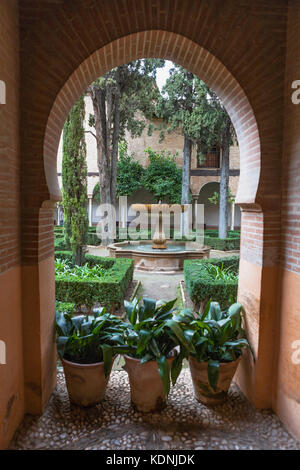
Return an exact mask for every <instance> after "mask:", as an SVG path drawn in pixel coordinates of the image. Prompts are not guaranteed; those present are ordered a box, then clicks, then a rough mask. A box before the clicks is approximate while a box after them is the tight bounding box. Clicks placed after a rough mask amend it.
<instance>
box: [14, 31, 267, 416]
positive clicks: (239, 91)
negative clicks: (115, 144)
mask: <svg viewBox="0 0 300 470" xmlns="http://www.w3.org/2000/svg"><path fill="white" fill-rule="evenodd" d="M143 57H145V58H149V57H156V58H164V59H169V60H172V61H174V62H176V63H178V64H180V65H182V66H183V67H185V68H187V69H188V70H190V71H191V72H193V73H194V74H195V75H197V76H199V77H200V78H201V79H202V80H203V81H205V82H206V83H207V85H208V86H209V87H211V88H212V89H214V91H215V92H216V93H217V95H218V96H219V97H220V99H221V100H222V102H223V103H224V106H225V107H226V109H227V111H228V113H229V115H230V117H231V119H232V122H233V124H234V127H235V130H236V133H237V137H238V141H239V147H240V156H241V165H240V182H239V189H238V193H237V199H236V201H237V203H239V204H240V206H241V207H242V209H243V210H244V214H245V216H244V217H243V219H244V221H245V226H246V227H247V229H248V228H249V227H250V228H251V227H253V225H255V227H256V228H258V233H259V230H261V231H262V232H261V233H262V235H261V237H260V243H259V249H257V246H256V245H257V244H256V245H254V244H253V243H252V241H251V237H250V239H249V237H248V235H247V232H244V233H243V235H242V248H244V249H242V260H241V264H240V272H241V280H240V284H239V298H240V299H241V301H242V302H243V303H244V305H245V308H246V310H247V312H249V313H250V315H251V316H252V318H255V321H256V324H255V328H252V325H251V321H250V323H249V322H248V324H247V328H248V334H249V339H250V341H251V343H252V346H253V349H254V352H255V359H256V363H254V362H253V359H252V358H251V357H250V356H249V355H248V356H247V357H246V358H245V359H244V363H243V366H242V367H241V368H240V369H241V372H240V373H239V377H238V380H239V383H240V385H241V387H242V389H243V391H244V392H245V393H246V395H247V396H248V397H249V398H250V400H251V401H252V402H253V403H254V404H255V405H256V406H259V407H266V406H271V401H270V400H271V398H270V393H269V392H270V387H271V382H272V367H271V366H272V357H270V354H269V353H270V351H271V350H272V341H268V337H269V335H270V331H268V329H267V327H266V325H265V324H264V322H263V320H264V312H263V311H262V306H263V298H262V296H263V268H262V266H263V258H264V255H265V254H264V240H263V226H264V214H263V212H262V208H261V201H258V199H257V194H258V193H259V186H260V183H261V181H260V173H261V142H260V136H259V128H258V124H257V121H256V118H255V114H254V111H253V109H252V106H251V104H250V102H249V99H248V97H247V95H246V93H245V92H244V90H243V88H242V87H241V85H240V84H239V83H238V81H237V80H236V79H235V78H234V76H233V75H232V74H231V72H230V71H229V70H228V69H227V68H226V66H225V65H224V64H223V63H222V62H221V61H220V60H219V59H218V58H217V57H215V56H214V55H213V54H212V53H211V52H209V51H207V50H206V49H204V48H203V47H201V46H200V45H198V44H196V43H195V42H193V41H191V40H190V39H188V38H186V37H184V36H182V35H180V34H176V33H173V32H168V31H162V30H150V31H143V32H139V33H134V34H130V35H127V36H124V37H121V38H119V39H117V40H114V41H112V42H110V43H109V44H107V45H106V46H104V47H102V48H101V49H99V50H97V51H96V52H94V53H93V54H92V55H90V56H89V57H87V58H86V59H85V60H84V61H83V62H82V63H81V65H80V66H79V67H78V68H77V69H76V70H75V71H73V73H72V74H71V75H70V76H69V78H68V80H67V81H66V82H65V84H64V85H63V87H62V88H61V89H60V90H57V95H56V98H55V101H54V103H53V104H52V107H51V110H49V116H48V120H47V125H46V128H45V132H44V146H43V161H44V175H45V184H46V186H45V189H44V192H43V194H44V195H46V194H47V195H48V197H44V200H43V201H42V204H41V206H40V207H39V209H38V211H39V212H38V213H39V215H38V218H39V232H40V230H41V227H43V226H44V225H45V223H48V224H50V223H51V219H52V207H53V204H54V203H55V202H56V201H58V200H59V199H60V190H59V186H58V183H57V174H56V156H57V149H58V144H59V138H60V134H61V130H62V127H63V124H64V122H65V119H66V117H67V115H68V112H69V111H70V109H71V107H72V105H73V104H74V103H75V102H76V100H77V99H78V98H79V96H80V95H81V94H82V93H83V92H84V90H85V89H86V87H87V86H88V85H89V84H90V83H91V82H92V81H93V80H95V79H96V78H97V77H98V76H101V75H103V74H105V73H106V72H108V71H109V70H110V69H111V68H113V67H115V66H118V65H121V64H123V63H127V62H129V61H132V60H136V59H138V58H143ZM25 215H26V212H25ZM50 243H51V241H50ZM49 246H50V245H49ZM48 253H49V252H48ZM42 261H43V264H40V265H38V267H37V268H36V271H35V275H36V277H37V285H38V287H37V289H38V291H39V299H40V302H39V305H37V306H36V309H35V318H34V323H33V325H34V326H33V329H34V330H37V329H38V330H39V331H40V337H39V338H38V339H37V340H36V343H37V344H36V345H35V344H33V343H32V339H31V337H30V329H31V328H32V326H31V325H32V318H31V319H30V322H29V323H30V325H28V326H29V327H28V328H26V319H25V328H24V331H25V335H24V350H25V359H24V361H25V366H24V367H25V392H26V408H27V411H29V412H32V413H39V412H41V411H42V410H43V408H44V406H45V404H46V403H47V400H48V397H49V395H50V393H51V391H52V389H53V386H54V383H55V352H54V341H53V334H51V333H50V331H52V330H51V325H52V320H53V313H54V308H55V296H54V272H53V253H52V255H51V256H47V258H45V260H42ZM249 264H250V268H251V269H252V272H251V278H252V279H254V280H255V281H253V284H252V285H251V289H250V290H249V286H248V284H249V283H248V282H247V272H249ZM49 272H50V275H49ZM24 274H25V276H26V273H25V271H24ZM273 277H274V279H273V281H274V285H275V283H276V273H275V274H274V276H273ZM45 282H47V283H49V282H50V291H49V289H47V288H46V286H45ZM24 285H25V288H26V282H25V284H23V286H24ZM252 297H253V298H252ZM28 300H29V299H28ZM28 300H27V299H26V300H25V302H27V303H28V304H29V301H28ZM26 308H29V305H27V306H26V305H25V309H26ZM265 315H266V316H267V315H268V312H266V314H265ZM29 343H30V344H29ZM266 344H267V348H268V350H266V346H265V345H266ZM27 349H28V351H31V352H32V351H35V352H36V354H37V356H38V359H37V362H38V367H39V373H38V374H37V373H35V372H34V370H33V369H32V368H31V367H30V361H29V359H30V354H29V355H26V351H27ZM266 371H267V372H266ZM266 374H267V375H266ZM263 377H264V380H263ZM266 382H267V386H266ZM26 383H27V384H30V386H26Z"/></svg>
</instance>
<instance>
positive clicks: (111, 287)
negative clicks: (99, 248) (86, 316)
mask: <svg viewBox="0 0 300 470" xmlns="http://www.w3.org/2000/svg"><path fill="white" fill-rule="evenodd" d="M55 257H56V259H60V260H62V261H66V262H68V264H69V265H72V253H71V252H68V251H57V252H56V253H55ZM85 261H86V267H87V268H91V273H90V274H89V273H88V271H87V273H86V275H85V277H83V275H80V276H79V275H76V274H74V273H72V272H69V271H68V270H66V272H63V273H56V276H55V286H56V300H58V301H62V302H71V303H74V304H75V305H76V306H86V307H93V306H95V304H97V305H98V304H99V305H101V306H102V307H106V309H107V310H108V311H110V312H111V313H114V312H116V311H117V310H119V308H120V306H121V305H123V301H124V298H125V296H126V292H127V289H128V287H129V285H130V284H131V282H132V277H133V262H132V260H130V259H126V258H122V259H115V258H106V257H100V256H93V255H85ZM94 267H97V268H98V270H95V272H96V273H97V271H99V274H98V275H96V274H95V275H94V270H93V268H94ZM101 273H102V274H101Z"/></svg>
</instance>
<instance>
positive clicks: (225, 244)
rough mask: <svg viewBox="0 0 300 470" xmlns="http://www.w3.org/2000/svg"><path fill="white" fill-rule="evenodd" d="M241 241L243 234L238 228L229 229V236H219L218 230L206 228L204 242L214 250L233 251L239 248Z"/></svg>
mask: <svg viewBox="0 0 300 470" xmlns="http://www.w3.org/2000/svg"><path fill="white" fill-rule="evenodd" d="M240 243H241V234H240V232H239V231H237V230H229V231H228V237H227V238H224V239H223V238H219V237H218V231H217V230H205V232H204V244H205V245H208V246H210V247H211V248H212V249H213V250H220V251H231V250H239V249H240Z"/></svg>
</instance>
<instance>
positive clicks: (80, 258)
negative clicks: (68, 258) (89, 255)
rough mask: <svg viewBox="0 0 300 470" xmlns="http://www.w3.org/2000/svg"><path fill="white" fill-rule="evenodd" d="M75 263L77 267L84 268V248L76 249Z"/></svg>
mask: <svg viewBox="0 0 300 470" xmlns="http://www.w3.org/2000/svg"><path fill="white" fill-rule="evenodd" d="M74 263H75V264H76V265H77V266H82V264H83V249H82V246H79V247H78V248H77V249H76V253H75V259H74Z"/></svg>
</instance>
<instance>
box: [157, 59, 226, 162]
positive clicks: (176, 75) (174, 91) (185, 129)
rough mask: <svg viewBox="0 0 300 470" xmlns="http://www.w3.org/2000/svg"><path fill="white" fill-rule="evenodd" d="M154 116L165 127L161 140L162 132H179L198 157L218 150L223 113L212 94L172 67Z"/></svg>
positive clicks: (224, 121) (206, 88)
mask: <svg viewBox="0 0 300 470" xmlns="http://www.w3.org/2000/svg"><path fill="white" fill-rule="evenodd" d="M156 112H157V115H158V116H160V117H161V118H162V119H163V120H164V123H165V125H164V127H162V128H161V129H160V130H161V138H162V139H163V138H164V135H165V132H172V131H174V130H177V129H178V128H180V129H182V133H183V135H186V136H187V137H188V138H189V139H190V140H191V141H192V142H193V144H194V145H196V146H197V150H198V153H200V154H201V153H202V154H206V153H207V152H208V151H209V150H210V149H211V148H212V147H214V146H215V145H219V146H221V143H222V139H223V132H224V129H225V127H226V122H227V118H228V115H227V112H226V110H225V108H224V107H223V105H222V103H221V102H220V100H219V99H218V97H217V95H216V94H215V93H214V91H212V90H211V89H210V88H208V86H207V85H206V84H205V83H204V82H203V81H202V80H200V79H199V78H198V77H196V76H195V75H193V74H192V73H191V72H188V71H187V70H185V69H184V68H183V67H181V66H179V65H175V64H174V67H173V68H172V69H171V70H170V76H169V78H168V79H167V81H166V84H165V86H164V87H163V90H162V96H161V97H160V99H159V100H158V102H157V109H156Z"/></svg>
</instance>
